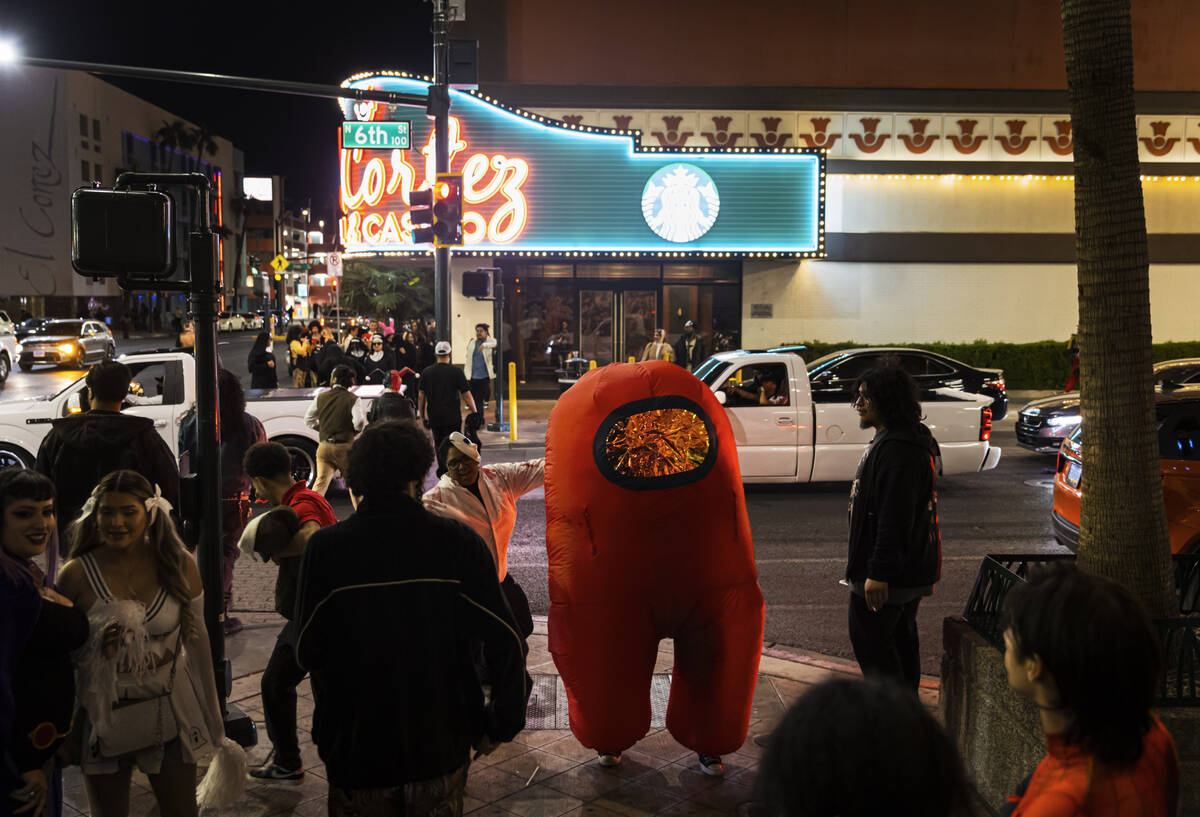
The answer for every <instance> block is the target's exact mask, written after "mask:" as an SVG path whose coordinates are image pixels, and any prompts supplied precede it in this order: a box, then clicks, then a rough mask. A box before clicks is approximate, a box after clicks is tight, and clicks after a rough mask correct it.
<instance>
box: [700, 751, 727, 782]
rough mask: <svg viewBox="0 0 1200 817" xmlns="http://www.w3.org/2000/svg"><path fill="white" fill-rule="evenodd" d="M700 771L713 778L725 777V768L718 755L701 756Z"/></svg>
mask: <svg viewBox="0 0 1200 817" xmlns="http://www.w3.org/2000/svg"><path fill="white" fill-rule="evenodd" d="M700 771H702V772H704V773H705V774H707V775H711V776H712V777H723V776H724V774H725V766H724V764H722V763H721V758H720V757H719V756H718V755H700Z"/></svg>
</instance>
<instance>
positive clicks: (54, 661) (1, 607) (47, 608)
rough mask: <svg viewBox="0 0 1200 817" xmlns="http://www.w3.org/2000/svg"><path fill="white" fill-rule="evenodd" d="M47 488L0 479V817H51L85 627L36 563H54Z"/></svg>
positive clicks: (43, 482)
mask: <svg viewBox="0 0 1200 817" xmlns="http://www.w3.org/2000/svg"><path fill="white" fill-rule="evenodd" d="M56 550H57V547H56V523H55V518H54V483H52V482H51V481H50V480H49V479H48V478H46V477H45V476H43V475H41V474H39V473H37V472H36V471H29V470H26V469H23V468H5V469H4V470H2V471H0V735H2V736H3V743H2V744H0V751H2V752H3V760H2V762H0V815H4V817H8V815H23V816H24V817H40V815H43V814H45V815H49V816H50V817H57V816H58V815H59V814H61V813H62V780H61V774H60V772H59V771H58V770H57V768H56V767H55V764H54V754H55V751H56V750H57V749H58V747H59V745H61V744H62V742H63V740H64V739H66V737H67V735H68V733H69V732H70V731H71V716H72V714H73V712H74V709H75V675H74V668H73V666H72V664H71V651H72V650H74V649H77V648H78V647H80V646H81V645H82V644H83V643H84V641H86V640H87V635H88V621H87V616H85V615H84V614H83V613H82V612H81V611H80V610H79V609H78V608H77V607H75V606H74V605H72V604H71V602H70V601H69V600H68V599H67V598H65V597H64V596H62V595H60V594H59V593H58V592H57V591H55V589H54V587H53V584H52V581H53V579H52V577H49V576H47V574H46V573H45V572H43V571H42V569H41V568H40V567H38V565H37V564H36V563H35V561H34V560H35V559H37V558H38V557H40V556H42V555H43V554H46V555H47V562H46V567H47V569H48V570H49V571H51V572H53V568H54V562H55V560H56V558H57V553H56V552H55V551H56Z"/></svg>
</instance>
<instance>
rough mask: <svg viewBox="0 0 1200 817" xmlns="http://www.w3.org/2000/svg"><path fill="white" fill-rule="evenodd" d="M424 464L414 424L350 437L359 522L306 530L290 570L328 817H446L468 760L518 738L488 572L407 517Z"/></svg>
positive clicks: (523, 681)
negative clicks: (296, 573) (304, 544)
mask: <svg viewBox="0 0 1200 817" xmlns="http://www.w3.org/2000/svg"><path fill="white" fill-rule="evenodd" d="M433 457H434V454H433V451H432V449H431V448H430V446H429V438H428V436H427V435H426V434H425V433H424V432H423V431H422V430H421V429H420V428H419V427H418V426H417V425H416V424H414V423H410V422H404V421H399V420H390V421H388V422H384V423H380V424H378V425H374V426H371V427H370V428H368V429H367V430H366V431H364V432H363V434H362V436H361V437H359V439H358V440H357V441H356V442H355V443H354V446H353V448H352V449H351V451H350V460H349V471H348V479H349V482H350V490H351V491H352V493H353V494H354V495H356V496H357V497H359V505H358V511H357V512H356V513H355V514H354V515H353V516H351V517H350V518H349V519H347V520H345V521H343V522H339V523H338V524H336V525H332V526H330V527H328V528H322V529H321V530H318V531H317V532H315V533H314V534H313V535H312V537H311V538H310V539H309V541H308V548H307V550H306V551H305V553H304V557H303V561H302V562H301V566H300V582H299V598H298V604H297V611H296V613H297V614H296V618H297V621H298V623H299V632H300V635H299V637H298V639H297V644H296V654H297V657H298V659H299V662H300V666H302V667H304V668H305V669H307V670H308V672H309V673H310V674H311V676H312V689H313V698H314V701H315V703H316V709H315V711H314V713H313V730H312V734H313V741H314V742H315V743H316V745H317V751H318V752H319V754H320V757H321V760H322V761H323V762H324V763H325V770H326V773H327V778H328V780H329V804H328V810H329V815H330V817H342V816H343V815H346V817H349V815H385V814H388V815H399V814H409V815H433V817H456V816H457V815H460V814H461V813H462V800H463V791H464V788H465V785H466V779H467V767H468V765H469V764H470V761H471V750H472V749H474V750H475V751H476V752H477V753H480V754H489V753H490V752H491V751H492V750H493V749H495V748H496V746H497V745H499V744H501V743H504V742H506V741H510V740H512V739H513V738H514V737H515V736H516V735H517V733H518V732H520V731H521V729H523V728H524V725H525V710H526V706H527V704H528V698H529V693H530V679H529V676H528V675H527V674H526V672H525V649H524V643H523V641H522V639H521V637H520V634H519V633H518V632H517V631H516V627H515V624H514V622H513V620H512V614H511V613H510V612H509V610H508V606H507V605H506V604H505V602H504V597H503V595H502V594H501V592H500V585H499V583H498V582H497V581H496V569H495V564H494V563H493V562H492V560H491V558H490V557H489V555H488V552H487V549H486V547H485V546H484V544H483V542H482V541H480V539H479V536H478V535H477V534H475V533H474V532H473V531H472V530H471V529H470V528H468V527H466V526H465V525H463V524H461V523H459V522H455V521H453V520H450V519H443V518H441V517H438V516H436V515H434V514H432V513H430V512H429V511H427V510H425V509H424V508H423V507H422V506H421V500H420V497H421V486H422V483H423V482H424V480H425V475H426V474H427V473H428V471H429V466H430V465H431V464H432V462H433ZM399 532H402V533H399ZM484 685H486V686H487V687H488V688H489V689H490V692H489V693H488V694H487V695H486V696H485V694H484ZM477 756H478V755H477Z"/></svg>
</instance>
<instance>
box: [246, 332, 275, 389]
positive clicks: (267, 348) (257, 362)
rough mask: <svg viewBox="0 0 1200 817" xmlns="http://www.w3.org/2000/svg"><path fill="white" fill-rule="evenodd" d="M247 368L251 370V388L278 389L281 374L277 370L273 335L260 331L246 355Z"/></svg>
mask: <svg viewBox="0 0 1200 817" xmlns="http://www.w3.org/2000/svg"><path fill="white" fill-rule="evenodd" d="M246 368H247V369H248V370H249V371H250V388H252V389H277V388H279V375H278V374H277V373H276V371H275V353H274V352H272V351H271V336H270V334H268V333H267V332H259V333H258V336H257V337H255V338H254V345H253V346H251V347H250V354H249V355H247V356H246Z"/></svg>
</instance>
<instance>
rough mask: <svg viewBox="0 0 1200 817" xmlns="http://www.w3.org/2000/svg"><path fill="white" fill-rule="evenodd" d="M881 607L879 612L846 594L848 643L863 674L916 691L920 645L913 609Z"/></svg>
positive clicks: (910, 605) (917, 601)
mask: <svg viewBox="0 0 1200 817" xmlns="http://www.w3.org/2000/svg"><path fill="white" fill-rule="evenodd" d="M920 603H921V599H920V598H915V599H913V600H912V601H910V602H908V603H907V604H885V605H883V609H882V610H880V611H879V612H872V611H871V609H870V608H869V607H867V600H866V599H864V598H863V597H862V596H860V595H858V594H857V593H851V594H850V644H851V645H852V646H853V647H854V657H855V658H857V659H858V665H859V666H860V667H861V668H862V671H863V675H866V676H875V677H883V678H891V679H893V680H895V681H897V682H898V683H900V684H901V685H902V686H905V687H907V688H909V689H911V690H912V691H913V692H916V691H917V688H918V687H919V685H920V683H921V649H920V647H921V644H920V641H919V640H918V638H917V606H918V605H920Z"/></svg>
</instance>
